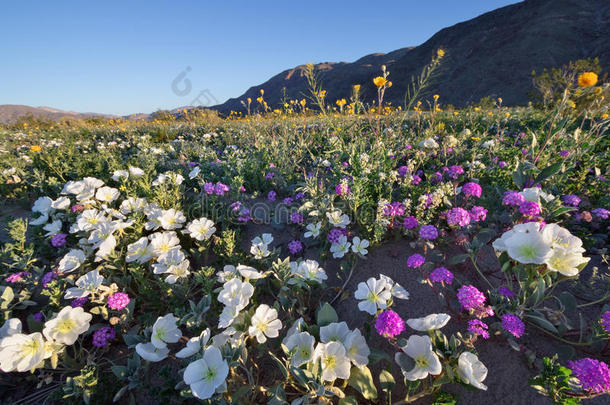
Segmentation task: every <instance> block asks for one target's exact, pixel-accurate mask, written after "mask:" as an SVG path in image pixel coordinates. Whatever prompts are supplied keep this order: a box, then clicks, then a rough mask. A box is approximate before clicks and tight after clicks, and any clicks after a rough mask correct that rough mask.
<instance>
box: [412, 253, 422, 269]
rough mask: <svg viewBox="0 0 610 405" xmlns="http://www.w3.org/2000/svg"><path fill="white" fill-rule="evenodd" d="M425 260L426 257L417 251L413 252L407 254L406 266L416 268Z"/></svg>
mask: <svg viewBox="0 0 610 405" xmlns="http://www.w3.org/2000/svg"><path fill="white" fill-rule="evenodd" d="M425 262H426V258H425V257H423V256H422V255H420V254H419V253H415V254H414V255H411V256H409V258H408V259H407V266H409V267H411V268H413V269H416V268H418V267H420V266H421V265H423V264H424V263H425Z"/></svg>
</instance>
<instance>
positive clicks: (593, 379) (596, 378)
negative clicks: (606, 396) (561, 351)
mask: <svg viewBox="0 0 610 405" xmlns="http://www.w3.org/2000/svg"><path fill="white" fill-rule="evenodd" d="M568 367H569V368H570V369H571V370H572V375H574V377H576V378H578V381H580V385H581V386H582V388H583V390H585V391H591V392H594V393H596V394H601V393H603V392H607V391H610V367H608V365H607V364H606V363H604V362H603V361H599V360H595V359H591V358H584V359H580V360H576V361H568Z"/></svg>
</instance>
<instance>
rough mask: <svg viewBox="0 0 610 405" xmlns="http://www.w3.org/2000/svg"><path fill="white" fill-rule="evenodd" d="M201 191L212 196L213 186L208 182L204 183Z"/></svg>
mask: <svg viewBox="0 0 610 405" xmlns="http://www.w3.org/2000/svg"><path fill="white" fill-rule="evenodd" d="M203 191H204V192H205V193H206V194H214V184H213V183H209V182H208V183H205V184H204V185H203Z"/></svg>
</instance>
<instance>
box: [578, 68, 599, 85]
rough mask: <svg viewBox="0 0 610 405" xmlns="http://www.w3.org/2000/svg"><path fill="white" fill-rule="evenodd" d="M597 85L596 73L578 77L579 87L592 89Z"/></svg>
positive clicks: (586, 73) (587, 73) (583, 74)
mask: <svg viewBox="0 0 610 405" xmlns="http://www.w3.org/2000/svg"><path fill="white" fill-rule="evenodd" d="M595 83H597V75H596V74H595V73H594V72H585V73H582V74H581V75H580V76H578V85H579V86H580V87H591V86H595Z"/></svg>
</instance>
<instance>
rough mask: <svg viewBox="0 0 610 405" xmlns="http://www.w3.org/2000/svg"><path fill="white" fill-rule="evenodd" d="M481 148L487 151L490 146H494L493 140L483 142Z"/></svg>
mask: <svg viewBox="0 0 610 405" xmlns="http://www.w3.org/2000/svg"><path fill="white" fill-rule="evenodd" d="M481 146H482V147H484V148H485V149H489V148H491V147H492V146H494V141H493V139H492V140H489V141H485V142H483V144H482V145H481Z"/></svg>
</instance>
